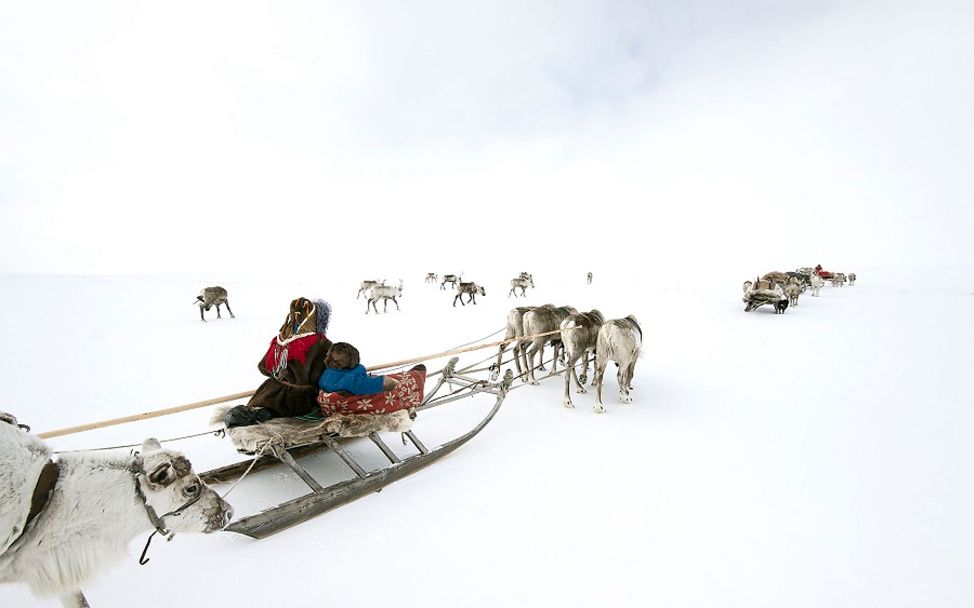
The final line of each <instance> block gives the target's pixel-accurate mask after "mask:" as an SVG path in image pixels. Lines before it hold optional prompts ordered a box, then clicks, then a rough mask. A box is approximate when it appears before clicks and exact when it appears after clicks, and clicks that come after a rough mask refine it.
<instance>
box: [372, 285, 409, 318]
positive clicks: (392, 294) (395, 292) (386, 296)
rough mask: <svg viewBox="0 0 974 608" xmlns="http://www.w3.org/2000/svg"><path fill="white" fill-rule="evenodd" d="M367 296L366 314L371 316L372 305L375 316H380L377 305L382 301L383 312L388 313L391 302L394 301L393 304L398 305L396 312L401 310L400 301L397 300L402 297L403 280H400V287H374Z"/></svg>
mask: <svg viewBox="0 0 974 608" xmlns="http://www.w3.org/2000/svg"><path fill="white" fill-rule="evenodd" d="M365 295H366V297H368V300H367V301H366V302H365V314H369V305H370V304H371V305H372V310H374V311H375V314H379V309H378V307H376V305H375V303H376V302H377V301H378V300H382V312H387V311H388V307H389V300H392V303H393V304H395V305H396V310H400V308H399V301H398V300H397V299H396V298H401V297H402V279H399V287H392V286H390V285H373V286H372V287H370V288H369V291H368V293H366V294H365Z"/></svg>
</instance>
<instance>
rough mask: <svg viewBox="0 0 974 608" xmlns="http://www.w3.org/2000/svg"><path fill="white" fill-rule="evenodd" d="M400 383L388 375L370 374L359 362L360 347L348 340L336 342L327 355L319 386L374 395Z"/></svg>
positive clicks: (357, 393)
mask: <svg viewBox="0 0 974 608" xmlns="http://www.w3.org/2000/svg"><path fill="white" fill-rule="evenodd" d="M398 384H399V383H398V382H396V381H395V380H393V379H392V378H389V377H388V376H370V375H369V374H368V372H366V371H365V366H364V365H362V364H361V363H359V353H358V349H357V348H355V347H354V346H352V345H351V344H349V343H348V342H336V343H335V344H332V345H331V348H330V349H329V350H328V354H327V355H325V371H324V373H322V374H321V378H319V379H318V388H320V389H321V390H323V391H326V392H329V393H341V394H344V395H346V396H347V395H374V394H376V393H381V392H382V391H391V390H392V389H394V388H396V386H397V385H398Z"/></svg>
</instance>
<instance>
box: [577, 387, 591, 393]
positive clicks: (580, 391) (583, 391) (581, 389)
mask: <svg viewBox="0 0 974 608" xmlns="http://www.w3.org/2000/svg"><path fill="white" fill-rule="evenodd" d="M576 392H577V393H578V394H579V395H584V394H585V393H587V392H588V391H587V390H585V389H584V388H582V387H578V390H577V391H576Z"/></svg>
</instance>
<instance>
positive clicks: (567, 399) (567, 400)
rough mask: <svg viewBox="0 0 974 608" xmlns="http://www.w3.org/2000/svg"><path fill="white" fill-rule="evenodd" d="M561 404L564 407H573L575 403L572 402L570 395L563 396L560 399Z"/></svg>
mask: <svg viewBox="0 0 974 608" xmlns="http://www.w3.org/2000/svg"><path fill="white" fill-rule="evenodd" d="M561 404H562V405H564V406H565V407H575V404H574V403H572V400H571V398H570V397H565V398H564V399H562V400H561Z"/></svg>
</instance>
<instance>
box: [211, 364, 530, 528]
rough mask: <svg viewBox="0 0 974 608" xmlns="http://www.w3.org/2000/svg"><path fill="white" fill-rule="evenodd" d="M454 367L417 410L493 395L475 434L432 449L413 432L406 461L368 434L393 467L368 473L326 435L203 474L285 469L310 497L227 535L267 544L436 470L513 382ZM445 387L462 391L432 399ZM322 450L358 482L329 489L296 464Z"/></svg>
mask: <svg viewBox="0 0 974 608" xmlns="http://www.w3.org/2000/svg"><path fill="white" fill-rule="evenodd" d="M456 363H457V358H456V357H454V358H453V359H451V360H450V361H449V363H447V365H446V367H444V368H443V371H442V373H441V374H440V378H439V382H438V383H437V384H436V386H435V387H434V388H433V390H432V391H430V393H429V394H428V395H427V397H426V399H424V400H423V403H422V404H420V405H419V406H417V408H416V409H417V410H425V409H429V408H432V407H437V406H440V405H443V404H444V403H449V402H452V401H456V400H458V399H464V398H467V397H470V396H472V395H474V394H477V393H490V394H492V395H494V396H495V400H494V406H493V407H492V408H491V409H490V411H489V412H488V413H487V414H486V416H484V418H483V419H482V420H481V421H480V422H479V423H478V424H477V425H476V426H475V427H474V428H473V429H471V430H470V431H468V432H466V433H464V434H463V435H461V436H459V437H457V438H455V439H452V440H450V441H447V442H446V443H444V444H442V445H440V446H439V447H436V448H433V449H429V448H427V447H426V445H425V444H424V443H423V442H422V441H421V440H420V439H419V437H417V436H416V434H415V433H414V432H413V431H412V430H409V431H406V432H405V433H403V437H404V440H405V439H409V441H410V442H411V443H412V446H413V448H415V450H416V454H413V455H411V456H408V457H406V458H400V457H399V456H397V455H396V454H395V453H394V452H393V451H392V450H391V449H390V448H389V446H388V445H386V443H385V442H384V441H383V440H382V438H381V437H379V435H378V433H375V432H373V433H370V434H369V435H367V438H368V439H369V440H371V442H372V443H373V444H374V445H375V446H376V447H377V448H378V449H379V451H380V452H382V454H383V455H384V456H385V458H386V460H388V461H389V465H387V466H385V467H383V468H380V469H378V470H374V471H368V470H366V469H365V468H364V467H362V466H361V465H360V464H359V463H358V462H357V461H356V460H355V458H354V457H353V456H352V455H351V454H349V453H348V452H347V451H346V450H345V449H344V448H343V447H342V445H341V444H342V442H343V441H344V438H341V437H338V436H336V435H322V436H321V437H320V441H317V442H314V443H311V444H305V445H301V446H289V447H287V448H284V449H274V450H271V451H272V453H271V454H266V455H263V456H260V457H259V458H257V459H256V462H254V461H245V462H241V463H237V464H234V465H229V466H225V467H221V468H218V469H214V470H212V471H207V472H205V473H202V474H201V475H200V477H201V478H202V479H203V481H204V482H206V483H221V482H227V481H231V480H233V479H235V478H239V477H241V476H242V475H243V474H245V472H246V470H247V469H250V470H251V472H252V471H254V470H258V469H263V468H267V467H269V466H273V465H275V464H280V463H283V464H285V465H287V466H288V467H289V468H290V469H291V470H292V471H294V473H295V474H296V475H297V476H298V477H299V478H300V479H301V480H302V481H303V482H304V483H305V485H307V486H308V488H309V489H310V490H311V491H310V492H308V493H307V494H304V495H302V496H299V497H297V498H293V499H291V500H288V501H285V502H283V503H281V504H278V505H276V506H272V507H269V508H267V509H264V510H263V511H260V512H259V513H256V514H253V515H248V516H246V517H243V518H241V519H238V520H236V521H234V522H232V523H231V524H230V525H228V526H227V527H226V528H225V530H226V531H228V532H236V533H238V534H244V535H246V536H249V537H251V538H255V539H261V538H267V537H268V536H271V535H272V534H275V533H277V532H280V531H281V530H285V529H287V528H290V527H292V526H295V525H298V524H300V523H303V522H305V521H308V520H309V519H311V518H313V517H316V516H318V515H321V514H323V513H327V512H328V511H331V510H332V509H335V508H338V507H340V506H342V505H345V504H348V503H349V502H352V501H353V500H356V499H358V498H361V497H363V496H366V495H368V494H372V493H373V492H378V491H380V490H381V489H382V488H384V487H385V486H387V485H389V484H391V483H393V482H395V481H398V480H399V479H402V478H403V477H406V476H408V475H411V474H412V473H415V472H416V471H419V470H420V469H423V468H425V467H427V466H429V465H431V464H433V463H434V462H436V461H437V460H440V459H441V458H443V457H444V456H446V455H448V454H450V453H451V452H453V451H454V450H456V449H457V448H459V447H460V446H462V445H463V444H465V443H467V442H468V441H470V440H471V439H472V438H473V437H474V436H476V435H477V434H478V433H479V432H480V431H482V430H483V428H484V427H485V426H487V424H489V423H490V421H491V420H493V418H494V416H495V415H496V414H497V412H498V410H500V407H501V404H502V403H503V402H504V398H505V397H506V396H507V393H508V391H509V390H510V388H511V384H512V383H513V381H514V377H513V373H512V372H511V371H510V370H508V371H507V373H506V374H505V375H504V378H503V380H501V381H500V382H495V383H490V382H486V381H483V380H476V379H473V378H467V377H460V376H456V375H454V368H455V366H456ZM444 385H450V386H458V387H460V388H459V389H457V390H455V391H454V392H453V393H450V394H447V395H444V396H441V397H439V398H434V396H435V395H436V393H437V392H438V391H439V390H440V388H441V387H443V386H444ZM322 449H328V450H331V451H332V452H334V453H335V454H336V455H337V456H338V457H339V458H340V459H341V460H342V461H343V462H344V463H345V464H346V465H347V466H348V468H349V469H351V471H352V472H353V473H354V475H355V476H354V477H352V478H350V479H347V480H343V481H340V482H338V483H335V484H332V485H330V486H327V487H325V486H322V485H321V484H320V483H318V481H317V480H316V479H315V478H314V476H313V475H312V474H311V473H310V472H308V470H307V469H305V468H304V467H303V466H301V464H300V463H298V462H297V460H296V458H297V457H300V456H303V455H306V454H309V453H314V452H317V451H320V450H322Z"/></svg>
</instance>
